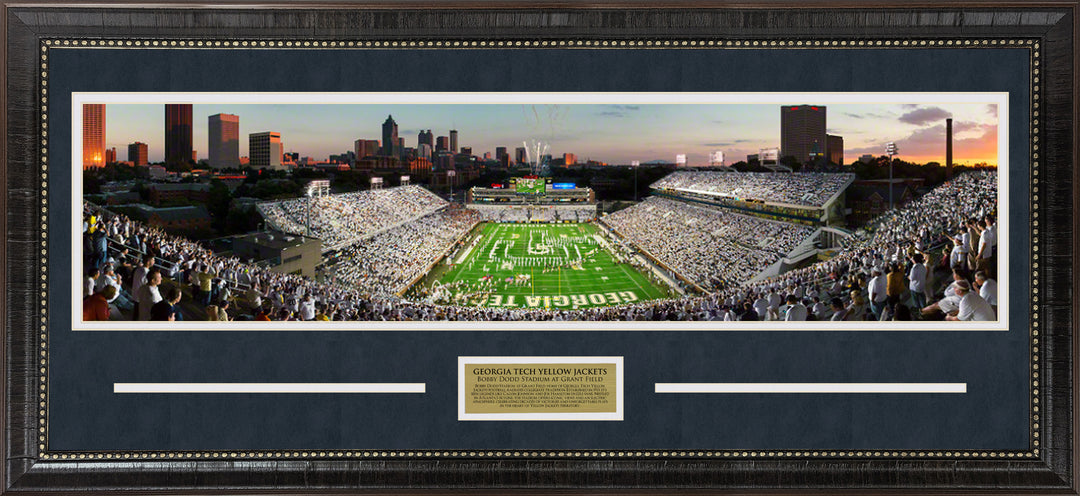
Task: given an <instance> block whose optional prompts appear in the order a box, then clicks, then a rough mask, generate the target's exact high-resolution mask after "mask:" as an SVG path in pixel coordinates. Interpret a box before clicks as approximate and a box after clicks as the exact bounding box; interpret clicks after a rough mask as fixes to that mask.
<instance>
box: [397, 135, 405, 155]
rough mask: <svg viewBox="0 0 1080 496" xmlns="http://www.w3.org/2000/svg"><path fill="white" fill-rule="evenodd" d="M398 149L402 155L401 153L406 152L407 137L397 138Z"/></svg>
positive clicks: (398, 152)
mask: <svg viewBox="0 0 1080 496" xmlns="http://www.w3.org/2000/svg"><path fill="white" fill-rule="evenodd" d="M396 151H397V154H398V155H401V154H403V153H405V138H398V139H397V150H396Z"/></svg>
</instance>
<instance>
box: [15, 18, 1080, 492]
mask: <svg viewBox="0 0 1080 496" xmlns="http://www.w3.org/2000/svg"><path fill="white" fill-rule="evenodd" d="M1078 7H1080V2H1078V1H1077V0H1067V1H1062V2H1041V3H1040V2H1026V3H1017V2H956V3H951V4H948V5H933V4H926V3H919V2H907V1H900V0H893V1H887V2H875V3H873V4H868V5H858V4H841V3H837V2H818V3H812V4H807V3H782V2H767V3H760V4H753V5H752V4H743V5H738V6H725V5H722V4H707V5H706V4H689V3H685V4H667V5H663V6H660V7H655V6H647V5H644V4H591V5H580V6H577V5H567V4H563V3H556V4H547V5H526V4H491V3H464V4H450V3H447V4H440V5H437V6H431V5H428V4H418V3H417V4H405V3H402V4H356V5H354V4H310V5H307V4H305V5H302V6H298V5H296V4H259V5H254V4H253V5H250V6H244V5H238V6H234V7H230V8H229V9H222V8H216V7H213V6H208V5H201V4H175V5H170V6H163V5H161V4H149V3H147V4H137V3H135V4H117V5H114V6H109V7H102V6H100V5H89V4H87V5H80V4H77V3H65V4H53V3H15V2H5V3H4V5H3V10H2V18H0V30H2V31H3V32H4V36H2V38H3V40H4V41H3V48H2V52H3V59H4V60H5V61H6V62H5V71H4V76H3V78H4V79H3V81H4V84H3V85H0V104H2V105H3V108H4V113H5V121H4V124H3V125H2V127H3V131H4V132H3V133H0V134H3V135H4V140H3V141H2V144H0V156H2V157H3V158H4V164H5V165H4V167H2V168H0V177H2V181H0V183H2V184H3V186H2V188H3V194H2V195H0V202H2V203H3V204H4V212H5V216H4V218H3V220H0V223H2V225H3V229H2V230H3V231H4V232H5V234H6V240H5V243H3V244H2V245H0V258H3V260H4V264H3V268H2V272H0V279H2V280H3V285H4V288H5V297H4V298H3V299H2V300H0V314H2V315H3V316H4V339H3V340H2V341H0V343H2V346H3V353H2V355H3V357H4V367H3V368H2V369H0V370H2V374H3V377H2V380H0V387H2V394H0V396H2V398H3V405H4V410H3V416H4V427H5V430H4V442H3V457H4V460H3V462H4V464H3V469H2V471H0V491H4V492H5V493H7V492H10V493H13V494H14V493H49V494H55V493H57V492H87V491H95V492H108V491H117V490H129V491H143V492H151V491H161V492H178V493H206V492H235V493H241V492H260V493H268V492H288V493H294V492H334V491H338V492H340V491H356V490H363V491H369V492H380V491H382V492H391V491H393V492H400V491H406V490H412V491H420V490H436V491H443V492H453V491H459V492H460V491H463V490H473V491H478V490H487V491H492V492H494V491H499V492H506V491H509V490H528V491H552V492H555V491H559V492H573V491H577V492H586V491H608V492H612V491H630V490H634V491H654V492H661V491H670V490H676V489H683V490H685V489H691V490H697V491H700V492H722V491H731V492H735V491H740V492H770V493H799V492H810V491H822V490H828V491H836V492H858V493H867V492H874V493H885V492H890V493H895V492H903V493H909V494H930V493H958V492H964V493H995V494H1006V493H1016V492H1024V493H1042V494H1078V492H1077V491H1078V484H1077V478H1078V477H1080V472H1078V469H1077V463H1076V461H1075V456H1076V454H1077V448H1078V445H1077V443H1078V440H1077V418H1076V413H1075V406H1076V405H1075V402H1076V397H1075V391H1074V387H1075V384H1076V381H1077V369H1076V366H1075V359H1076V356H1077V342H1076V339H1075V336H1076V331H1077V320H1076V316H1075V310H1076V309H1077V308H1080V297H1078V296H1077V294H1075V292H1074V291H1075V287H1076V282H1077V274H1076V272H1075V267H1076V263H1077V261H1078V260H1077V254H1076V253H1075V252H1074V250H1075V247H1076V245H1077V241H1078V239H1077V234H1078V233H1080V230H1078V229H1077V217H1076V216H1075V215H1074V214H1073V212H1075V211H1076V210H1077V209H1080V201H1078V198H1080V196H1078V195H1077V194H1076V191H1075V186H1076V184H1077V179H1078V174H1080V168H1078V167H1077V165H1076V162H1075V161H1076V157H1078V156H1080V148H1078V141H1077V136H1076V115H1077V113H1078V112H1080V100H1078V89H1080V85H1078V81H1077V79H1076V72H1077V70H1078V68H1080V66H1078V61H1080V43H1078V38H1077V30H1078V19H1080V18H1078V14H1080V12H1077V9H1078ZM822 26H827V27H828V30H827V32H825V31H826V30H822V29H820V28H821V27H822ZM271 33H272V34H271ZM117 36H122V37H128V38H131V39H153V40H168V39H175V40H196V39H224V38H228V39H250V40H257V39H265V38H267V37H270V38H273V39H296V38H302V39H307V40H313V41H320V40H327V41H335V42H336V41H339V40H354V41H364V40H390V41H391V42H392V43H395V45H396V44H397V43H410V42H417V41H424V40H434V39H439V40H448V41H463V42H470V43H471V42H473V41H477V40H484V41H489V40H495V41H498V42H500V43H503V42H520V41H523V42H533V41H538V40H545V41H556V42H557V41H559V40H563V41H566V40H588V43H590V44H591V43H597V44H598V45H599V44H601V43H603V44H607V43H609V42H620V41H627V40H649V41H648V43H650V44H652V43H669V42H670V43H681V42H684V41H687V40H697V39H703V38H708V39H719V40H723V39H727V40H740V42H742V41H744V40H745V41H746V42H748V43H751V42H753V43H756V42H758V41H761V42H768V41H769V40H770V39H775V38H778V37H786V38H789V39H790V38H798V39H802V40H808V41H809V42H813V41H814V40H821V39H833V38H836V37H838V36H840V37H846V38H848V39H852V40H860V41H863V42H871V43H873V42H874V41H875V40H883V39H889V40H892V39H921V40H926V39H942V40H944V39H949V40H958V41H961V40H972V39H977V40H995V41H996V40H997V39H1002V40H1005V39H1030V40H1035V42H1034V43H1036V44H1037V45H1038V47H1039V49H1038V50H1039V51H1041V53H1040V54H1038V60H1039V61H1041V64H1040V65H1039V66H1038V67H1039V69H1041V73H1040V75H1039V78H1040V81H1041V82H1040V83H1039V86H1041V89H1039V92H1038V95H1039V96H1040V98H1041V100H1040V107H1039V109H1040V112H1041V114H1040V115H1039V117H1038V120H1037V122H1038V125H1037V127H1038V128H1039V129H1038V132H1037V133H1036V136H1038V137H1039V138H1040V140H1041V142H1040V143H1041V149H1042V153H1041V155H1042V156H1041V157H1040V159H1039V162H1041V165H1039V166H1038V167H1039V170H1040V171H1041V172H1042V181H1041V184H1040V186H1041V187H1042V193H1041V196H1042V197H1043V200H1042V203H1041V205H1042V208H1041V209H1039V210H1037V212H1040V213H1041V214H1042V216H1041V219H1039V220H1041V222H1042V224H1043V229H1042V231H1043V233H1044V234H1043V235H1041V236H1038V237H1037V238H1036V239H1035V240H1034V241H1033V242H1034V244H1035V245H1036V246H1037V247H1038V253H1039V255H1040V257H1041V263H1042V265H1043V267H1044V268H1043V269H1042V271H1041V273H1042V277H1040V278H1038V281H1037V288H1038V295H1039V297H1041V300H1042V303H1041V305H1040V308H1039V309H1038V316H1037V317H1036V321H1037V322H1038V323H1039V324H1040V325H1038V326H1037V327H1038V328H1039V330H1040V331H1041V333H1039V334H1037V336H1038V340H1037V341H1035V343H1034V344H1035V346H1037V352H1036V354H1035V360H1037V363H1038V364H1039V365H1041V367H1039V368H1040V370H1041V374H1040V379H1041V380H1040V384H1039V385H1038V389H1039V390H1040V392H1039V393H1037V395H1036V396H1035V397H1036V401H1037V402H1038V404H1039V407H1040V409H1041V410H1040V412H1041V421H1040V422H1039V423H1038V424H1036V425H1037V427H1036V428H1035V429H1034V430H1033V436H1034V437H1035V438H1037V439H1036V441H1035V444H1034V446H1035V448H1034V449H1033V450H1032V456H1028V457H1020V456H1015V457H1014V456H1008V457H1006V456H1005V455H1004V454H1002V456H1000V457H998V456H997V455H996V454H994V453H991V452H981V453H960V452H957V453H956V456H953V454H952V453H947V454H935V453H926V454H920V453H912V454H911V456H909V453H908V452H903V453H901V452H895V453H891V452H883V453H882V452H874V453H871V452H867V453H865V454H864V453H860V454H859V456H858V457H849V456H846V454H845V453H839V454H828V453H820V454H819V453H816V452H815V453H813V456H806V457H805V458H803V457H801V456H782V455H777V454H773V453H765V452H761V453H760V454H759V453H758V452H746V453H743V454H742V455H736V456H733V457H724V458H711V457H704V456H700V454H695V453H694V452H688V453H677V454H676V453H670V454H668V453H664V456H662V457H648V456H635V455H634V454H633V453H629V454H625V453H618V454H616V453H614V452H613V453H611V456H608V455H607V454H606V453H605V454H603V455H599V454H594V455H597V456H590V455H587V456H585V457H580V456H579V457H571V456H550V457H549V456H545V457H530V456H512V455H511V454H510V453H509V452H507V453H505V454H502V453H500V454H498V455H492V454H491V453H485V452H482V451H481V452H461V453H458V452H454V454H453V456H449V457H442V456H439V455H438V454H437V453H436V454H425V453H412V452H410V453H408V454H407V456H401V457H396V456H375V457H372V458H369V459H365V458H363V457H360V456H354V457H344V458H338V457H335V456H334V455H333V454H331V455H330V456H326V455H325V454H321V453H317V452H313V453H310V455H311V456H308V454H304V456H303V457H295V458H273V457H271V458H270V459H245V458H244V457H229V456H224V455H223V456H221V457H220V458H219V456H218V454H216V453H215V454H213V455H207V456H206V457H205V458H207V459H203V458H202V457H199V458H195V457H181V458H180V459H173V458H171V457H165V456H161V457H158V456H157V455H156V454H155V455H154V456H153V457H150V456H147V455H146V454H145V453H143V454H140V453H132V454H130V455H120V456H115V457H114V456H112V455H110V456H109V457H108V458H107V459H87V458H86V457H81V458H80V457H75V456H72V457H70V458H69V457H68V456H67V455H64V456H59V455H51V454H47V453H43V452H42V449H41V446H42V445H41V444H40V442H41V441H40V439H41V436H40V432H43V431H42V430H41V429H43V428H42V427H41V426H40V423H41V422H42V420H41V416H42V415H41V413H40V411H41V409H43V408H45V404H44V401H43V400H44V397H43V394H41V393H39V388H41V387H42V386H40V385H39V382H43V381H44V375H43V374H44V373H45V370H44V369H43V368H41V367H43V366H44V365H42V364H39V360H40V357H39V353H40V351H39V350H40V349H41V348H43V347H44V346H45V345H44V340H45V336H44V334H41V335H40V336H39V323H38V309H39V308H40V305H41V299H40V298H39V292H40V291H41V289H40V288H39V282H40V281H39V280H38V279H39V278H41V277H42V274H39V272H38V271H37V268H38V267H39V266H40V265H41V263H43V262H41V261H40V260H39V256H38V254H37V253H38V243H39V242H40V240H41V235H42V230H44V229H47V226H45V225H44V221H42V222H39V217H38V214H37V211H38V210H39V208H38V207H39V205H38V203H39V198H40V197H41V196H40V195H41V191H42V190H43V189H45V188H46V184H45V183H44V182H43V178H42V177H40V176H41V174H39V169H40V165H41V164H40V157H41V154H40V153H39V149H40V148H41V146H39V145H40V140H41V132H40V130H41V121H42V119H41V117H40V114H41V112H40V109H41V105H42V99H41V98H40V95H39V91H38V90H39V88H40V87H41V86H40V84H41V78H42V71H41V68H40V66H41V64H42V61H43V55H42V43H43V41H44V40H50V39H98V38H101V39H104V38H115V37H117ZM1035 215H1038V213H1036V214H1035ZM1019 228H1023V227H1019ZM39 262H41V263H39ZM40 332H44V330H42V331H40ZM39 369H40V370H39ZM1039 399H1041V401H1039ZM225 455H227V454H225ZM258 458H262V457H261V456H260V457H258Z"/></svg>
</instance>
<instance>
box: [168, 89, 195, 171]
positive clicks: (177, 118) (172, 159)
mask: <svg viewBox="0 0 1080 496" xmlns="http://www.w3.org/2000/svg"><path fill="white" fill-rule="evenodd" d="M191 148H192V147H191V104H190V103H167V104H165V163H166V164H186V163H188V162H189V161H191Z"/></svg>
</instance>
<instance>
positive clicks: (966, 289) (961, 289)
mask: <svg viewBox="0 0 1080 496" xmlns="http://www.w3.org/2000/svg"><path fill="white" fill-rule="evenodd" d="M956 286H957V288H956V292H957V294H958V295H959V296H960V309H959V311H958V312H957V314H956V315H955V316H953V315H947V316H946V317H945V320H962V321H983V322H985V321H992V320H997V314H995V313H994V308H993V307H991V306H990V304H989V303H987V302H986V300H984V299H983V297H982V296H979V294H978V293H976V292H974V291H972V290H971V284H970V283H969V282H967V281H960V282H958V283H957V284H956Z"/></svg>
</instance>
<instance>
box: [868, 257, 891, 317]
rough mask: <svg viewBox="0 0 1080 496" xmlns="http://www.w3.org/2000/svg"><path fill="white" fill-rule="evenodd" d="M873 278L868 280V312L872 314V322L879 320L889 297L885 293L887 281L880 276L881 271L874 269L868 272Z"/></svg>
mask: <svg viewBox="0 0 1080 496" xmlns="http://www.w3.org/2000/svg"><path fill="white" fill-rule="evenodd" d="M870 274H872V275H873V276H874V277H873V278H872V279H870V285H869V288H868V289H869V292H870V311H871V312H873V313H874V320H877V319H880V318H881V311H882V310H884V309H885V300H886V299H888V297H889V295H888V294H887V292H886V289H887V287H888V286H887V280H886V279H885V276H883V275H881V269H878V268H874V269H873V270H871V271H870Z"/></svg>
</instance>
